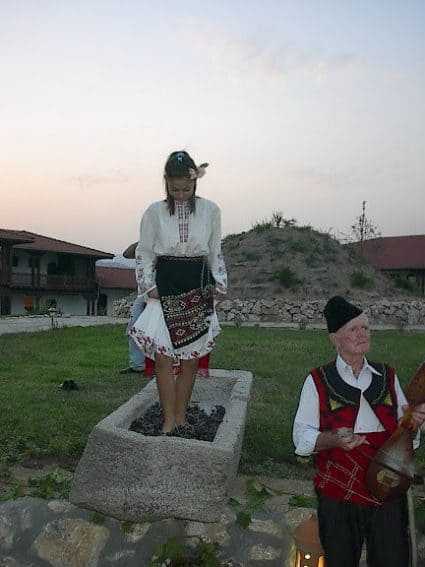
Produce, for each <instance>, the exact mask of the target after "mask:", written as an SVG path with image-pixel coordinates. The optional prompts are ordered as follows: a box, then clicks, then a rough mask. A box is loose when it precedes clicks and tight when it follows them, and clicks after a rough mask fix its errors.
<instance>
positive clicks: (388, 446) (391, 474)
mask: <svg viewBox="0 0 425 567" xmlns="http://www.w3.org/2000/svg"><path fill="white" fill-rule="evenodd" d="M405 394H406V399H407V402H408V404H409V409H408V410H407V411H406V413H405V414H404V416H403V417H402V418H401V420H400V421H399V423H398V426H397V429H396V430H395V431H394V433H393V434H392V435H391V437H390V438H389V439H388V440H387V441H386V442H385V443H384V444H383V445H382V446H381V447H380V448H379V449H378V451H377V452H376V454H375V456H374V457H373V459H372V460H371V462H370V464H369V467H368V469H367V471H366V485H367V487H368V489H369V490H370V492H371V493H372V494H373V495H374V496H375V497H376V498H377V499H378V500H380V501H381V502H386V501H388V500H392V499H393V498H395V497H396V496H398V495H399V494H403V493H405V492H406V491H407V490H408V489H409V487H410V485H411V483H412V480H413V477H414V475H415V466H414V463H413V437H414V436H415V432H414V430H413V429H414V423H413V419H412V412H413V411H414V409H415V408H416V406H418V405H419V404H421V403H423V402H425V361H424V362H423V363H422V364H421V365H420V366H419V368H418V369H417V371H416V373H415V375H414V377H413V378H412V380H411V381H410V383H409V385H408V387H407V390H406V392H405Z"/></svg>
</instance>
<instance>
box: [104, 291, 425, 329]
mask: <svg viewBox="0 0 425 567" xmlns="http://www.w3.org/2000/svg"><path fill="white" fill-rule="evenodd" d="M133 300H134V297H130V298H127V299H120V300H118V301H116V302H115V303H114V310H113V315H115V316H117V317H128V316H129V314H130V306H131V302H132V301H133ZM354 302H355V304H356V305H359V306H360V307H362V308H363V309H364V310H365V312H366V314H367V315H368V316H369V319H370V321H371V323H373V324H375V325H394V326H396V327H404V326H406V325H425V300H421V299H411V300H410V299H404V300H398V301H390V300H387V299H380V300H377V299H372V300H363V301H357V300H355V301H354ZM325 303H326V300H325V299H323V300H321V299H318V300H311V301H301V300H300V301H289V300H286V299H283V298H278V299H243V300H242V299H232V300H231V299H225V300H224V301H222V302H221V303H219V305H218V308H217V313H218V317H219V319H220V321H233V322H235V323H243V322H244V321H252V322H255V321H258V322H261V321H267V322H282V323H295V324H298V325H300V326H301V327H302V326H308V325H309V324H320V323H323V308H324V306H325Z"/></svg>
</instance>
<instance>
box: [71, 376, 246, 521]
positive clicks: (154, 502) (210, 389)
mask: <svg viewBox="0 0 425 567" xmlns="http://www.w3.org/2000/svg"><path fill="white" fill-rule="evenodd" d="M210 374H211V378H209V379H205V378H197V380H196V383H195V388H194V391H193V395H192V403H194V402H198V403H199V405H200V407H201V408H202V409H204V410H206V411H207V412H209V411H210V410H211V409H212V407H213V406H214V405H218V404H219V405H222V406H224V408H225V410H226V413H225V416H224V419H223V422H222V424H221V425H220V427H219V428H218V431H217V434H216V436H215V439H214V441H213V442H207V441H198V440H196V439H182V438H178V437H165V436H164V437H163V436H160V437H150V436H145V435H142V434H140V433H136V432H133V431H129V429H128V428H129V427H130V424H131V422H132V421H133V420H134V419H135V418H137V417H140V416H141V415H142V414H143V413H144V412H145V411H146V410H147V408H148V407H150V406H151V405H152V404H154V403H155V402H156V401H158V393H157V388H156V383H155V381H151V382H150V383H149V384H148V385H147V386H146V387H145V388H144V389H143V390H142V391H141V392H140V393H139V394H137V395H135V396H133V397H132V398H131V399H130V400H129V401H128V402H127V403H126V404H124V405H122V406H121V407H120V408H118V409H117V410H116V411H115V412H114V413H112V414H110V415H109V416H108V417H106V418H105V419H103V420H102V421H101V422H100V423H98V424H97V425H96V426H95V427H94V429H93V431H92V433H91V434H90V437H89V439H88V442H87V446H86V448H85V450H84V453H83V456H82V458H81V460H80V462H79V464H78V467H77V470H76V472H75V476H74V481H73V484H72V487H71V493H70V500H71V501H72V502H73V503H74V504H76V505H78V506H82V507H84V508H89V509H92V510H96V511H97V512H100V513H102V514H106V515H108V516H113V517H115V518H118V519H122V520H131V521H133V522H140V521H146V520H157V519H162V518H183V519H189V520H195V521H201V522H215V521H217V520H218V519H219V517H220V514H221V512H222V510H223V506H224V504H225V503H226V501H227V499H228V494H229V490H230V486H231V483H232V481H233V479H234V478H235V476H236V472H237V469H238V464H239V458H240V453H241V448H242V440H243V433H244V428H245V420H246V413H247V404H248V399H249V395H250V390H251V382H252V374H251V373H250V372H244V371H226V370H211V371H210Z"/></svg>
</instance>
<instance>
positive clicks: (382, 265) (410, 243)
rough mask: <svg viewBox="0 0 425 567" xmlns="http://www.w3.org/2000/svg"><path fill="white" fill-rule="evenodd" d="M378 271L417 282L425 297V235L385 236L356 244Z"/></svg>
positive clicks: (358, 249)
mask: <svg viewBox="0 0 425 567" xmlns="http://www.w3.org/2000/svg"><path fill="white" fill-rule="evenodd" d="M355 247H356V249H357V251H358V252H359V253H360V254H361V255H362V256H364V257H365V258H366V260H367V261H368V262H370V263H371V264H372V265H373V266H374V267H375V268H376V269H378V270H381V271H383V272H387V273H390V274H393V275H395V276H400V277H404V278H406V279H407V280H411V281H415V282H416V285H417V288H418V290H419V291H420V293H421V294H422V295H425V235H424V234H419V235H411V236H383V237H380V238H371V239H370V240H364V241H363V242H362V243H360V242H358V243H356V244H355Z"/></svg>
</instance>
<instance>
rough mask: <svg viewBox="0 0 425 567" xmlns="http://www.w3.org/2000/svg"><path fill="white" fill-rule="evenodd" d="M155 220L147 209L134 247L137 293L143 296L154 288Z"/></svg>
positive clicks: (151, 211) (150, 210) (151, 212)
mask: <svg viewBox="0 0 425 567" xmlns="http://www.w3.org/2000/svg"><path fill="white" fill-rule="evenodd" d="M155 231H156V228H155V219H154V218H153V210H152V209H151V208H149V209H148V210H147V211H146V212H145V213H144V215H143V217H142V220H141V222H140V240H139V243H138V245H137V247H136V281H137V285H138V288H139V293H140V294H144V293H147V292H149V291H150V290H151V289H153V288H154V287H156V283H155V279H156V268H155V266H156V256H155V254H154V251H153V245H154V241H155Z"/></svg>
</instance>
